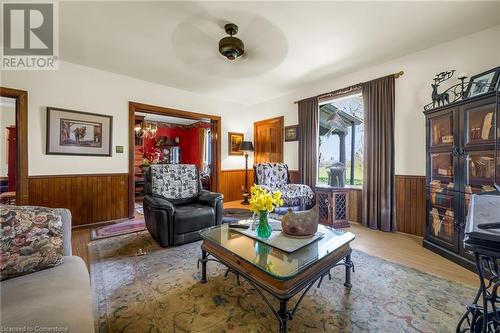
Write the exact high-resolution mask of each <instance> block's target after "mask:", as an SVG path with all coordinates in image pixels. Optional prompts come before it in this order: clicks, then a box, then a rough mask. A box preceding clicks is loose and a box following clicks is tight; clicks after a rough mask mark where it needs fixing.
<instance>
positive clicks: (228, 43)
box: [219, 23, 245, 60]
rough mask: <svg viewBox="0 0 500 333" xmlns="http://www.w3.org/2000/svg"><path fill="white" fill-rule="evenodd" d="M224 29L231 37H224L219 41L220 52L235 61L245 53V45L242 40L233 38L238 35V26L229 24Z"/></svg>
mask: <svg viewBox="0 0 500 333" xmlns="http://www.w3.org/2000/svg"><path fill="white" fill-rule="evenodd" d="M224 29H225V30H226V33H227V34H228V35H229V36H230V37H224V38H222V39H221V40H220V41H219V52H220V53H221V54H222V55H223V56H224V57H226V58H228V59H229V60H234V59H236V58H238V57H240V56H242V55H243V53H245V45H244V44H243V41H242V40H241V39H239V38H236V37H233V35H236V34H237V33H238V26H237V25H236V24H234V23H228V24H226V25H225V26H224Z"/></svg>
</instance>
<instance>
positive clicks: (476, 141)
mask: <svg viewBox="0 0 500 333" xmlns="http://www.w3.org/2000/svg"><path fill="white" fill-rule="evenodd" d="M494 126H495V104H491V103H490V104H486V105H480V106H476V107H472V108H467V109H465V110H464V135H465V138H464V139H465V140H464V143H465V146H474V145H482V144H492V143H495V129H494Z"/></svg>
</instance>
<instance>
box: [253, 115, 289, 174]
mask: <svg viewBox="0 0 500 333" xmlns="http://www.w3.org/2000/svg"><path fill="white" fill-rule="evenodd" d="M284 124H285V122H284V117H283V116H282V117H277V118H271V119H266V120H261V121H258V122H255V123H254V125H253V133H254V150H255V151H254V163H255V164H257V163H264V162H283V135H284V131H285V126H284Z"/></svg>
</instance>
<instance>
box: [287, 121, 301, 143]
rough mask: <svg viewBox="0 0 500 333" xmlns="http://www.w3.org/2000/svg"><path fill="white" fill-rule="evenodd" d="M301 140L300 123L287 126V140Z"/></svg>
mask: <svg viewBox="0 0 500 333" xmlns="http://www.w3.org/2000/svg"><path fill="white" fill-rule="evenodd" d="M298 140H299V125H291V126H285V141H286V142H289V141H298Z"/></svg>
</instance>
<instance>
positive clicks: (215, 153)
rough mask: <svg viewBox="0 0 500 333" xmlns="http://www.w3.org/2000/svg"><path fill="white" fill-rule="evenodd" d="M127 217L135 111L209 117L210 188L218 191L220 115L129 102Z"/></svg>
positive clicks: (131, 205) (131, 197) (131, 202)
mask: <svg viewBox="0 0 500 333" xmlns="http://www.w3.org/2000/svg"><path fill="white" fill-rule="evenodd" d="M128 110H129V117H128V118H129V149H128V153H129V165H128V167H129V173H128V175H129V217H130V218H133V217H134V201H135V198H134V193H135V191H134V177H135V175H134V153H135V151H134V149H135V131H134V128H135V113H136V112H144V113H152V114H158V115H164V116H170V117H178V118H185V119H209V120H210V124H211V125H212V128H213V131H212V147H214V148H215V149H212V160H213V161H215V163H214V164H215V170H214V173H213V177H211V178H212V180H211V181H212V184H211V185H212V189H213V190H214V191H219V189H220V178H221V141H222V137H221V128H222V126H221V117H220V116H216V115H211V114H204V113H197V112H191V111H184V110H177V109H171V108H166V107H161V106H155V105H149V104H143V103H137V102H129V103H128Z"/></svg>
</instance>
